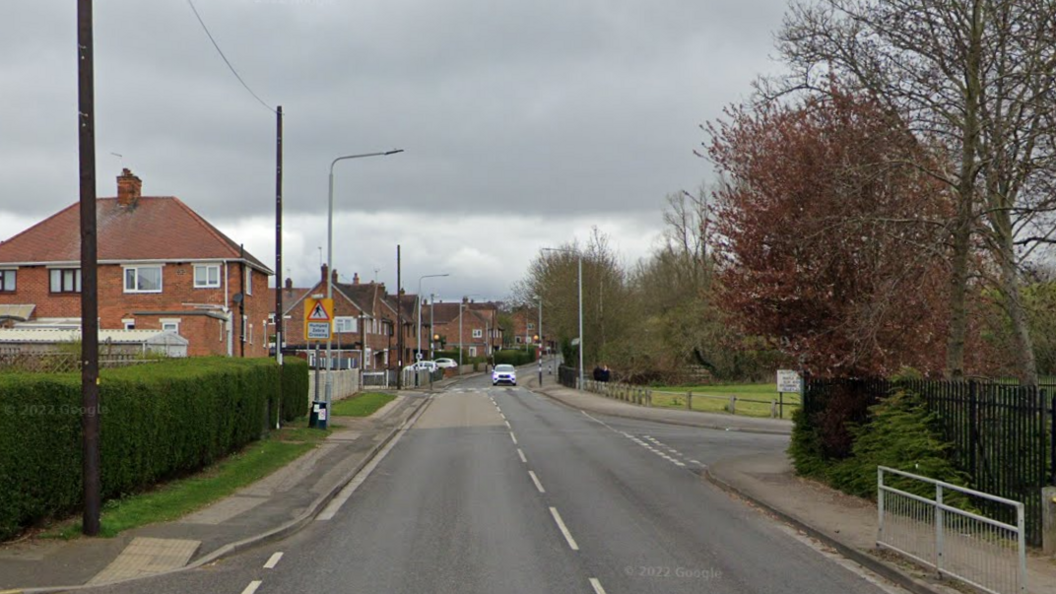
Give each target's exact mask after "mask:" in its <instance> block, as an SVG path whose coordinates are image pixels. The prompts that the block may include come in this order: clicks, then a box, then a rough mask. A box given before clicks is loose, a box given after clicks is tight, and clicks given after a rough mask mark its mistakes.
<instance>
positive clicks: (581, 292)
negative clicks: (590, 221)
mask: <svg viewBox="0 0 1056 594" xmlns="http://www.w3.org/2000/svg"><path fill="white" fill-rule="evenodd" d="M543 251H546V252H568V253H570V254H575V255H576V258H577V259H578V260H579V290H578V292H579V385H578V386H577V387H578V388H579V389H580V390H582V389H583V254H581V253H580V252H579V250H574V249H571V248H543Z"/></svg>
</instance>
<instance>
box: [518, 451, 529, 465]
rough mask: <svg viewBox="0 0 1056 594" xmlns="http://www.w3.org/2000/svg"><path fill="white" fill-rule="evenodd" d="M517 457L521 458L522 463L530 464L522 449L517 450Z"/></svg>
mask: <svg viewBox="0 0 1056 594" xmlns="http://www.w3.org/2000/svg"><path fill="white" fill-rule="evenodd" d="M517 455H518V456H520V457H521V462H524V463H525V464H527V463H528V458H525V457H524V451H522V450H521V448H517Z"/></svg>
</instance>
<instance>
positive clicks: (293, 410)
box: [282, 357, 308, 422]
mask: <svg viewBox="0 0 1056 594" xmlns="http://www.w3.org/2000/svg"><path fill="white" fill-rule="evenodd" d="M282 364H283V370H282V420H283V421H286V422H290V421H292V420H294V419H297V418H300V417H303V416H305V415H307V414H308V361H306V360H304V359H301V358H299V357H284V358H283V360H282Z"/></svg>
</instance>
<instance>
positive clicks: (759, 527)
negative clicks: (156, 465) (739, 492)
mask: <svg viewBox="0 0 1056 594" xmlns="http://www.w3.org/2000/svg"><path fill="white" fill-rule="evenodd" d="M786 440H787V438H785V437H779V436H769V435H750V434H744V433H736V432H724V431H715V430H707V429H693V428H686V427H676V426H668V425H659V424H654V423H649V422H643V421H633V420H627V419H612V418H598V417H591V416H589V415H586V414H583V413H581V412H579V411H575V410H572V409H569V408H567V407H565V406H563V405H560V404H557V403H555V402H553V401H551V400H549V399H547V398H545V397H544V396H539V395H536V394H534V393H531V392H529V391H527V390H525V389H524V388H521V387H494V388H493V387H491V385H490V383H488V382H487V378H475V379H473V380H470V381H466V382H463V383H461V384H459V385H455V386H451V387H449V388H447V389H446V390H444V391H442V392H440V393H438V394H437V395H436V396H435V398H434V400H433V401H432V402H431V403H430V404H429V407H428V408H427V409H426V411H425V413H424V414H423V415H422V416H421V418H420V419H419V420H418V422H417V423H416V424H415V425H414V426H413V427H412V428H410V429H409V430H407V432H406V433H405V434H404V435H403V436H402V437H401V438H400V440H399V441H398V442H396V443H395V445H394V446H393V447H392V449H391V451H389V452H388V454H387V456H386V457H385V458H384V459H382V460H381V461H380V462H379V463H378V464H377V466H376V468H374V470H373V471H372V473H371V474H370V475H369V477H367V478H366V479H365V480H364V481H363V482H362V484H361V485H359V486H358V488H357V489H356V490H355V491H354V492H353V493H351V495H350V496H349V497H348V498H347V501H345V503H344V504H343V505H342V506H341V507H340V508H339V509H337V508H336V506H335V508H333V509H331V510H330V511H331V512H332V513H333V516H332V518H330V519H327V520H320V521H317V522H314V523H313V525H312V526H311V527H309V528H308V529H306V530H304V531H302V532H300V533H298V534H297V535H295V536H293V537H291V538H289V539H286V540H284V541H281V542H277V543H271V544H268V545H266V546H262V547H260V548H258V549H256V550H252V551H249V552H246V553H244V554H241V555H238V556H235V557H232V558H230V559H227V560H225V561H223V562H220V563H217V564H215V565H213V566H210V567H207V568H204V569H201V570H196V571H191V572H185V573H181V574H175V575H172V576H164V577H159V578H154V579H150V580H145V581H140V582H134V583H130V584H125V585H116V586H111V587H108V588H99V589H96V590H95V591H105V592H114V593H117V592H129V593H133V592H135V593H140V592H144V593H145V592H156V593H160V594H165V593H168V592H172V593H176V592H190V591H194V592H206V591H208V592H217V593H219V592H230V593H232V594H239V593H242V594H252V593H253V592H261V593H266V592H306V593H307V592H391V593H401V594H402V593H406V594H411V593H414V594H418V593H421V592H443V593H459V594H464V593H476V592H480V593H494V592H511V593H534V592H539V593H549V592H558V593H563V592H568V593H577V592H583V593H588V594H589V593H591V592H593V593H594V594H600V593H603V592H608V593H620V592H627V593H644V594H648V593H664V594H669V593H681V592H686V593H688V592H693V593H699V592H716V593H734V592H737V593H757V592H760V593H761V592H810V593H811V594H828V593H832V594H837V593H838V594H843V593H845V592H866V593H878V592H882V591H884V590H881V589H880V587H878V586H877V585H875V584H874V583H873V582H872V581H870V580H867V579H865V578H864V577H863V576H862V575H861V574H860V573H858V572H854V571H851V570H849V569H847V568H846V567H845V566H844V564H839V563H836V562H834V561H833V560H832V559H831V558H830V557H829V556H826V555H823V554H822V553H820V552H819V551H818V550H816V549H815V548H813V547H810V546H808V545H807V544H804V542H803V540H802V539H797V538H795V537H794V535H793V534H792V533H791V531H789V530H788V529H784V528H782V527H780V526H778V525H777V524H775V523H774V521H773V520H771V519H769V518H767V517H766V516H764V515H762V514H760V513H759V512H757V511H755V510H752V509H750V508H749V507H747V506H745V505H744V504H742V503H741V502H738V501H735V500H733V499H731V498H730V497H729V496H728V495H727V494H725V493H723V492H721V491H719V490H717V489H715V488H714V487H712V486H711V485H710V484H708V483H706V482H704V481H703V480H702V479H701V478H700V476H699V471H700V468H701V467H702V466H703V465H706V464H708V463H710V462H713V461H714V460H717V459H719V458H721V457H724V456H729V455H733V454H737V453H750V452H753V451H761V450H765V449H768V448H770V449H780V448H783V447H785V445H786ZM339 499H340V498H339ZM278 553H281V558H277V557H278V555H277V554H278ZM269 560H270V561H272V563H271V565H273V567H271V568H265V567H264V565H265V564H267V563H268V561H269ZM887 590H888V591H897V590H896V589H894V588H887Z"/></svg>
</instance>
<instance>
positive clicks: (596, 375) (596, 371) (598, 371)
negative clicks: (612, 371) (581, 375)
mask: <svg viewBox="0 0 1056 594" xmlns="http://www.w3.org/2000/svg"><path fill="white" fill-rule="evenodd" d="M603 373H604V372H603V371H602V370H601V365H595V366H594V371H593V372H592V375H593V376H594V381H596V382H603V381H605V380H603V379H601V378H602V374H603Z"/></svg>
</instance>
